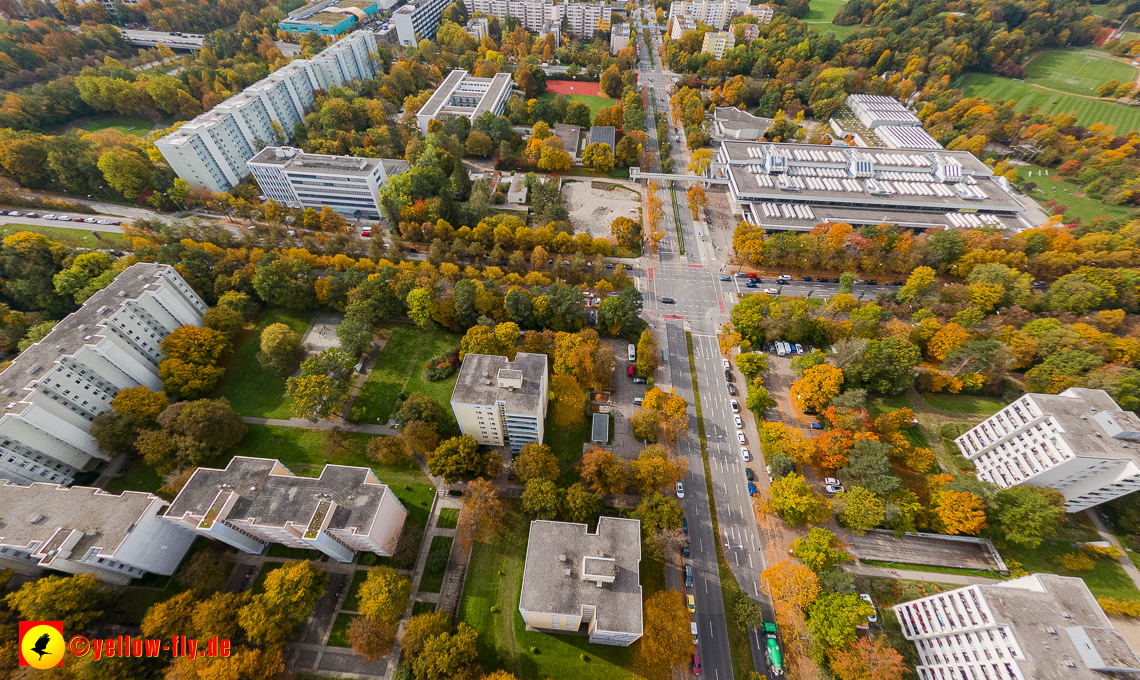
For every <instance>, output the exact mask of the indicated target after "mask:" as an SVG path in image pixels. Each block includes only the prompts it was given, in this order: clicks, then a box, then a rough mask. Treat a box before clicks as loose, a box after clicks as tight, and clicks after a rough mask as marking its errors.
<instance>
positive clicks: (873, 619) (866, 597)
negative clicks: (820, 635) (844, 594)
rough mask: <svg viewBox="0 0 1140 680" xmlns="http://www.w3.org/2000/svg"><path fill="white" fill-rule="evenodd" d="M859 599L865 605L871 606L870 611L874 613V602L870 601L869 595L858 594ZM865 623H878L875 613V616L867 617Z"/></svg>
mask: <svg viewBox="0 0 1140 680" xmlns="http://www.w3.org/2000/svg"><path fill="white" fill-rule="evenodd" d="M859 599H860V600H863V601H864V602H866V603H867V604H869V605H871V611H876V610H875V601H874V600H872V599H871V596H870V595H868V594H867V593H859ZM867 622H868V623H878V622H879V617H878V614H877V612H876V613H875V614H871V615H870V616H868V617H867Z"/></svg>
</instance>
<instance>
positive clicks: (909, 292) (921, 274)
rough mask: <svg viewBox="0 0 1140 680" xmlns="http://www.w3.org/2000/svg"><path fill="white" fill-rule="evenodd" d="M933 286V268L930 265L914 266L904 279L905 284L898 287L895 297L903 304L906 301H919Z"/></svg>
mask: <svg viewBox="0 0 1140 680" xmlns="http://www.w3.org/2000/svg"><path fill="white" fill-rule="evenodd" d="M933 287H934V270H933V269H931V268H930V267H915V269H914V271H912V272H911V273H910V277H909V278H908V279H907V280H906V285H904V286H903V287H902V288H900V289H899V292H898V294H897V295H896V296H895V299H897V300H898V301H899V302H901V303H903V304H906V303H908V302H915V303H919V302H922V299H923V298H924V297H926V294H927V293H928V292H929V291H930V289H931V288H933Z"/></svg>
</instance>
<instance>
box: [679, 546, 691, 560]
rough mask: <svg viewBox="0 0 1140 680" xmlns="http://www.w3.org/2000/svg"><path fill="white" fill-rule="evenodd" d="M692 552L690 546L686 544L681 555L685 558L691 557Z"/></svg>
mask: <svg viewBox="0 0 1140 680" xmlns="http://www.w3.org/2000/svg"><path fill="white" fill-rule="evenodd" d="M691 554H692V551H690V550H689V546H687V545H686V546H685V547H683V548H681V557H684V558H685V559H689V555H691Z"/></svg>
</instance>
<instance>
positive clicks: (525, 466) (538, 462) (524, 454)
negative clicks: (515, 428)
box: [515, 443, 561, 484]
mask: <svg viewBox="0 0 1140 680" xmlns="http://www.w3.org/2000/svg"><path fill="white" fill-rule="evenodd" d="M559 474H561V469H560V468H559V465H558V459H557V458H555V457H554V454H553V453H551V452H550V447H549V446H547V445H545V444H538V443H530V444H527V445H526V446H524V447H522V450H521V451H519V454H518V455H517V456H515V475H517V476H518V478H519V481H521V482H522V483H523V484H526V483H527V482H529V481H530V480H532V479H549V480H551V481H553V480H555V479H558V475H559Z"/></svg>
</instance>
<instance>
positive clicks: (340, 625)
mask: <svg viewBox="0 0 1140 680" xmlns="http://www.w3.org/2000/svg"><path fill="white" fill-rule="evenodd" d="M357 616H358V614H349V613H347V612H339V613H338V614H337V615H336V621H335V622H334V623H333V627H332V631H331V632H330V633H329V647H351V646H352V644H350V643H349V641H348V627H349V626H350V625H351V624H352V620H353V619H355V618H356V617H357Z"/></svg>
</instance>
